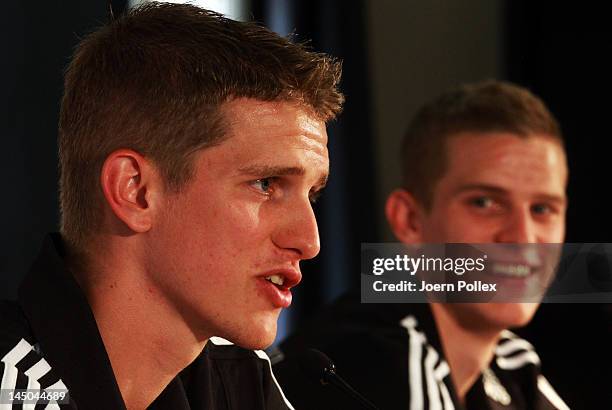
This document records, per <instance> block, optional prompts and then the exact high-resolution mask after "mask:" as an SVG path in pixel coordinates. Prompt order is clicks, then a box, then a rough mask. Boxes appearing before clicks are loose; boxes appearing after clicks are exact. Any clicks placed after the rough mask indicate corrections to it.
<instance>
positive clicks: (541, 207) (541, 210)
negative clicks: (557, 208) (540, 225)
mask: <svg viewBox="0 0 612 410" xmlns="http://www.w3.org/2000/svg"><path fill="white" fill-rule="evenodd" d="M531 212H533V213H534V214H537V215H544V214H549V213H552V212H553V209H552V208H551V207H550V206H549V205H547V204H535V205H532V206H531Z"/></svg>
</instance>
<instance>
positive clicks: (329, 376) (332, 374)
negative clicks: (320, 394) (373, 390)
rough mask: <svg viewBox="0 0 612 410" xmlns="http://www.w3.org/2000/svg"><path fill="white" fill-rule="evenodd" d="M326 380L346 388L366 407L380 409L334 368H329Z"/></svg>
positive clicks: (372, 409)
mask: <svg viewBox="0 0 612 410" xmlns="http://www.w3.org/2000/svg"><path fill="white" fill-rule="evenodd" d="M324 380H325V382H326V383H329V384H333V385H334V386H336V387H337V388H339V389H341V390H344V391H345V392H346V393H347V394H349V395H351V396H352V397H353V398H354V399H355V400H357V401H358V402H359V403H360V404H361V405H362V406H363V408H364V409H368V410H378V407H376V406H375V405H373V404H372V403H371V402H370V401H369V400H368V399H366V398H365V397H363V396H362V395H361V394H359V392H357V391H356V390H355V389H353V388H352V387H351V386H350V385H349V384H348V383H347V382H345V381H344V379H343V378H342V377H340V376H338V375H337V374H336V372H334V371H333V370H327V371H326V372H325V379H324Z"/></svg>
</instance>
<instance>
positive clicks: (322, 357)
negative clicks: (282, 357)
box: [300, 349, 378, 410]
mask: <svg viewBox="0 0 612 410" xmlns="http://www.w3.org/2000/svg"><path fill="white" fill-rule="evenodd" d="M300 367H301V368H302V370H303V371H304V373H306V374H308V375H309V376H311V377H313V378H315V379H316V380H318V381H319V382H320V383H321V384H322V385H323V386H326V385H328V384H331V385H333V386H336V387H337V388H338V389H340V390H342V391H343V392H344V393H346V394H348V395H349V396H351V397H352V398H353V399H355V400H356V401H358V402H359V403H360V404H361V406H362V407H363V408H364V409H370V410H378V407H376V406H375V405H373V404H372V403H371V402H370V401H369V400H368V399H366V398H365V397H363V396H362V395H361V394H359V393H358V392H357V390H355V389H353V388H352V387H351V386H350V385H349V384H348V383H347V382H346V381H344V379H343V378H342V377H340V376H338V374H336V366H335V365H334V362H332V361H331V359H330V358H329V357H327V355H326V354H325V353H323V352H321V351H319V350H317V349H308V350H306V351H305V352H304V354H302V356H301V357H300Z"/></svg>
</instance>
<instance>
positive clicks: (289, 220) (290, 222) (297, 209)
mask: <svg viewBox="0 0 612 410" xmlns="http://www.w3.org/2000/svg"><path fill="white" fill-rule="evenodd" d="M291 205H292V206H290V207H288V209H287V210H286V211H285V212H282V214H281V215H280V216H279V218H281V221H279V224H278V225H277V228H276V231H275V233H274V237H273V241H274V243H275V244H276V246H278V247H279V248H282V249H289V250H292V251H295V252H297V253H298V254H299V259H312V258H314V257H315V256H317V255H318V254H319V251H320V250H321V243H320V240H319V228H318V227H317V220H316V218H315V215H314V211H313V210H312V205H311V203H310V201H309V200H308V199H307V198H306V199H305V200H300V201H295V202H294V203H292V204H291Z"/></svg>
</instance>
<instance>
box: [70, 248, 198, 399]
mask: <svg viewBox="0 0 612 410" xmlns="http://www.w3.org/2000/svg"><path fill="white" fill-rule="evenodd" d="M117 253H121V251H118V250H117V248H113V249H109V248H105V249H100V252H99V253H98V254H97V255H96V257H95V258H88V261H87V262H86V263H80V264H77V265H75V264H73V265H71V270H72V272H73V274H74V275H75V277H76V279H77V281H78V283H79V285H80V286H81V288H82V289H83V291H84V293H85V295H86V297H87V299H88V301H89V305H90V307H91V309H92V312H93V314H94V317H95V319H96V324H97V326H98V329H99V331H100V335H101V336H102V341H103V342H104V347H105V348H106V352H107V354H108V357H109V359H110V362H111V365H112V368H113V372H114V374H115V378H116V380H117V385H118V386H119V390H120V391H121V395H122V397H123V401H124V402H125V405H126V407H127V408H128V409H145V408H146V407H147V406H149V405H150V404H151V403H152V402H153V401H154V400H155V398H156V397H157V396H159V395H160V394H161V392H162V391H163V390H164V388H165V387H166V386H167V385H168V384H169V383H170V382H171V381H172V379H173V378H174V377H176V375H177V374H178V373H179V372H180V371H181V370H183V369H184V368H185V367H187V366H188V365H189V364H190V363H191V362H193V361H194V360H195V359H196V357H197V356H198V355H199V354H200V353H201V352H202V350H203V348H204V346H205V344H206V341H207V339H202V338H198V337H196V335H194V333H193V332H192V331H191V330H190V329H189V327H188V326H187V325H186V324H185V320H184V319H183V318H182V317H180V314H179V312H177V311H176V310H175V309H174V308H173V307H172V306H171V305H170V304H169V302H168V300H167V298H165V297H163V295H161V294H160V293H159V291H158V289H157V288H156V287H155V286H154V284H153V283H151V282H150V281H147V276H146V275H145V274H144V272H143V271H142V270H141V269H139V268H138V266H137V265H136V264H134V263H130V255H121V254H119V255H118V254H117Z"/></svg>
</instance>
